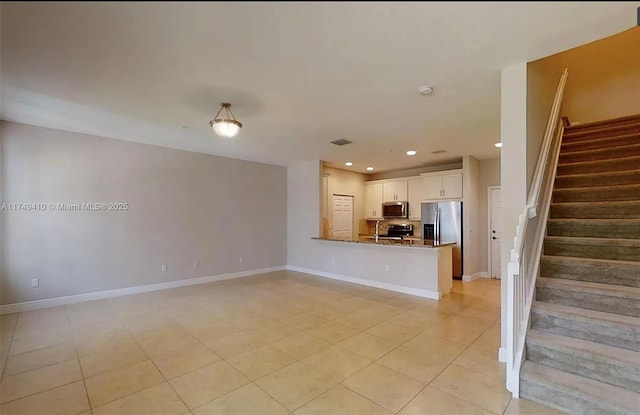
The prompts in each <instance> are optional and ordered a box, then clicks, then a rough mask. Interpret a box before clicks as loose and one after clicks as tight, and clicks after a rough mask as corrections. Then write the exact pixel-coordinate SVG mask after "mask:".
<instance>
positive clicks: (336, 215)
mask: <svg viewBox="0 0 640 415" xmlns="http://www.w3.org/2000/svg"><path fill="white" fill-rule="evenodd" d="M352 236H353V196H341V195H333V237H334V238H335V239H351V238H352Z"/></svg>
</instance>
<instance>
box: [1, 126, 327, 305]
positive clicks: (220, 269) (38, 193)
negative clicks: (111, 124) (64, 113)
mask: <svg viewBox="0 0 640 415" xmlns="http://www.w3.org/2000/svg"><path fill="white" fill-rule="evenodd" d="M1 132H2V149H3V151H2V157H1V160H2V200H3V201H4V202H43V203H47V204H48V203H58V202H60V203H82V202H104V203H109V202H126V203H128V205H129V209H128V210H126V211H122V212H113V211H100V212H90V211H51V210H50V209H48V210H46V211H40V212H38V211H36V212H33V211H32V212H24V211H22V212H3V213H2V215H0V218H1V221H0V222H1V223H2V227H3V229H2V230H3V238H4V244H3V250H2V279H1V287H2V304H10V303H16V302H22V301H28V300H35V299H43V298H52V297H59V296H66V295H73V294H80V293H87V292H93V291H100V290H108V289H116V288H125V287H131V286H139V285H146V284H153V283H161V282H168V281H174V280H180V279H186V278H193V277H200V276H212V275H218V274H224V273H230V272H239V271H247V270H251V269H260V268H267V267H275V266H282V265H285V264H286V255H287V253H286V226H287V223H286V217H287V202H286V201H287V195H286V190H287V189H286V186H287V185H286V183H287V182H286V169H285V168H284V167H278V166H272V165H266V164H259V163H252V162H246V161H240V160H234V159H229V158H223V157H216V156H211V155H204V154H199V153H190V152H185V151H179V150H171V149H167V148H161V147H156V146H150V145H145V144H136V143H130V142H123V141H117V140H111V139H105V138H99V137H94V136H88V135H83V134H75V133H69V132H65V131H58V130H51V129H45V128H39V127H32V126H26V125H22V124H15V123H10V122H2V124H1ZM316 215H317V212H316ZM241 256H242V257H244V263H242V264H241V263H240V261H239V258H240V257H241ZM194 261H197V262H198V263H199V267H198V268H197V269H195V268H194V266H193V263H194ZM162 264H166V265H167V271H166V272H163V271H161V266H162ZM35 277H38V278H40V287H39V288H31V286H30V281H31V279H32V278H35Z"/></svg>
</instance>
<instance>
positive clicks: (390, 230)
mask: <svg viewBox="0 0 640 415" xmlns="http://www.w3.org/2000/svg"><path fill="white" fill-rule="evenodd" d="M385 236H387V237H397V238H402V237H404V236H413V225H408V224H402V225H389V226H388V227H387V234H386V235H385Z"/></svg>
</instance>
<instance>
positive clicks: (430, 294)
mask: <svg viewBox="0 0 640 415" xmlns="http://www.w3.org/2000/svg"><path fill="white" fill-rule="evenodd" d="M287 269H288V270H290V271H296V272H303V273H305V274H311V275H317V276H319V277H324V278H331V279H332V280H339V281H346V282H351V283H354V284H359V285H366V286H368V287H374V288H382V289H383V290H389V291H395V292H399V293H403V294H410V295H416V296H418V297H424V298H431V299H433V300H439V299H440V298H442V295H443V294H442V293H441V292H439V291H431V290H423V289H421V288H410V287H405V286H404V285H396V284H389V283H386V282H380V281H372V280H366V279H363V278H356V277H349V276H347V275H340V274H333V273H330V272H324V271H318V270H315V269H309V268H302V267H297V266H295V265H287Z"/></svg>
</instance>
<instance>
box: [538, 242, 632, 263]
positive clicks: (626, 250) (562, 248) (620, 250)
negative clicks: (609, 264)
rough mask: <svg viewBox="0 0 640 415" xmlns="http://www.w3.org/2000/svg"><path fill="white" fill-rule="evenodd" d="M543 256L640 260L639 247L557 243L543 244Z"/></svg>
mask: <svg viewBox="0 0 640 415" xmlns="http://www.w3.org/2000/svg"><path fill="white" fill-rule="evenodd" d="M544 254H545V255H556V256H571V257H578V258H595V259H618V260H622V261H637V260H638V259H639V258H640V246H618V245H614V244H609V245H582V244H568V243H557V242H545V244H544Z"/></svg>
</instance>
